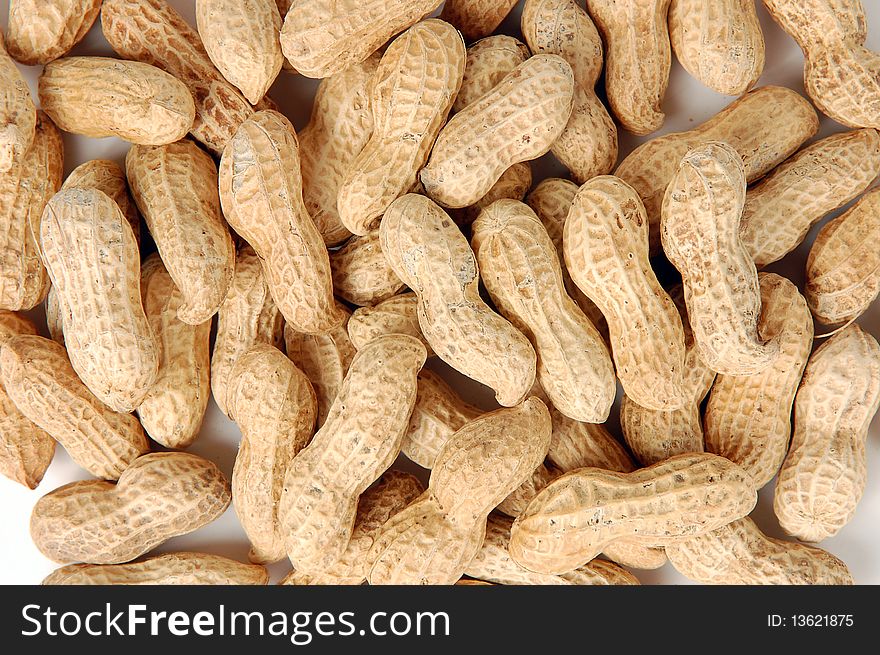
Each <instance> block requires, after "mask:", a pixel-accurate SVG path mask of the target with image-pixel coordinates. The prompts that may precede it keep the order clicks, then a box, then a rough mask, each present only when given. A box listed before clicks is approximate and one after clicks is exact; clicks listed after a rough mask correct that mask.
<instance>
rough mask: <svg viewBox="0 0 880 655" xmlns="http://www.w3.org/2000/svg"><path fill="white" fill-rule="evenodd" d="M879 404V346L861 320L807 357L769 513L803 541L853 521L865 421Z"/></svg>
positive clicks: (861, 484) (862, 477)
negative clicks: (787, 445)
mask: <svg viewBox="0 0 880 655" xmlns="http://www.w3.org/2000/svg"><path fill="white" fill-rule="evenodd" d="M878 407H880V345H878V344H877V340H876V339H875V338H874V337H872V336H871V335H870V334H868V333H866V332H865V331H864V330H862V329H861V328H860V327H859V326H858V325H850V326H849V327H847V328H846V329H844V330H843V331H842V332H838V333H837V334H835V335H834V336H833V337H831V338H830V339H829V340H828V341H826V342H825V343H823V344H822V345H821V346H819V348H818V349H817V350H816V351H815V352H814V353H813V355H812V357H810V361H809V362H808V363H807V368H806V371H805V372H804V377H803V379H802V380H801V386H800V388H799V389H798V393H797V396H796V397H795V401H794V436H793V437H792V440H791V449H790V450H789V452H788V456H787V457H786V458H785V461H784V462H783V464H782V468H781V469H780V471H779V479H778V480H777V481H776V493H775V495H774V497H773V511H774V512H775V513H776V517H777V518H778V519H779V524H780V525H781V526H782V529H783V530H785V531H786V532H787V533H788V534H790V535H792V536H794V537H797V538H798V539H800V540H801V541H821V540H822V539H825V538H826V537H831V536H834V535H835V534H837V533H838V532H839V531H840V529H841V528H843V526H845V525H846V524H847V523H849V521H850V520H851V519H852V517H853V515H854V514H855V512H856V506H857V505H858V503H859V501H860V500H861V497H862V494H863V493H864V490H865V482H866V477H867V470H866V468H867V462H866V454H865V441H866V439H867V432H868V425H869V424H870V423H871V419H872V418H873V417H874V414H876V413H877V408H878Z"/></svg>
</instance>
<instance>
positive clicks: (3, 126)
mask: <svg viewBox="0 0 880 655" xmlns="http://www.w3.org/2000/svg"><path fill="white" fill-rule="evenodd" d="M36 123H37V109H36V107H34V101H33V100H32V99H31V90H30V88H29V87H28V85H27V82H26V81H25V79H24V77H23V76H22V74H21V71H20V70H18V66H16V65H15V62H14V61H12V59H10V57H9V55H8V54H6V48H5V47H4V43H3V35H2V34H0V173H8V172H10V171H12V170H13V169H15V168H17V167H18V166H21V164H22V162H23V161H24V158H25V154H26V153H27V151H28V150H29V149H30V147H31V143H33V141H34V128H35V126H36Z"/></svg>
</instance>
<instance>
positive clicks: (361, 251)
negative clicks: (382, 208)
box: [330, 230, 406, 306]
mask: <svg viewBox="0 0 880 655" xmlns="http://www.w3.org/2000/svg"><path fill="white" fill-rule="evenodd" d="M330 271H331V273H332V275H333V291H334V293H335V294H336V295H337V296H339V297H340V298H342V299H343V300H346V301H348V302H350V303H351V304H353V305H360V306H364V305H375V304H376V303H379V302H382V301H383V300H386V299H387V298H390V297H391V296H393V295H394V294H395V293H397V292H398V291H400V290H402V289H403V288H404V287H405V286H406V285H404V284H403V282H401V281H400V278H399V277H397V275H396V274H395V273H394V270H393V269H392V268H391V266H389V265H388V262H387V261H385V255H383V254H382V248H381V247H380V246H379V230H373V231H372V232H368V233H367V234H365V235H364V236H356V237H352V238H351V239H349V240H348V241H347V242H346V243H345V245H344V246H342V247H341V248H340V249H339V250H336V251H334V252H332V253H330Z"/></svg>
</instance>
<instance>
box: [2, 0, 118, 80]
mask: <svg viewBox="0 0 880 655" xmlns="http://www.w3.org/2000/svg"><path fill="white" fill-rule="evenodd" d="M100 11H101V0H10V2H9V26H8V28H7V32H6V43H7V47H8V48H9V54H10V55H11V56H12V57H13V58H14V59H15V60H16V61H20V62H21V63H23V64H27V65H28V66H35V65H37V64H47V63H49V62H50V61H52V60H53V59H57V58H58V57H63V56H64V55H66V54H67V53H68V52H70V50H71V49H72V48H73V46H75V45H76V44H77V43H79V42H80V41H81V40H82V39H83V37H84V36H85V35H86V33H87V32H88V31H89V29H91V27H92V24H94V22H95V19H97V18H98V13H99V12H100Z"/></svg>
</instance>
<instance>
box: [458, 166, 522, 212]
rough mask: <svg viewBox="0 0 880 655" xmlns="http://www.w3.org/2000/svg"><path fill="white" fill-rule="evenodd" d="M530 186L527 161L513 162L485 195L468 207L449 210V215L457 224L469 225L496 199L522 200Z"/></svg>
mask: <svg viewBox="0 0 880 655" xmlns="http://www.w3.org/2000/svg"><path fill="white" fill-rule="evenodd" d="M531 188H532V167H531V165H530V164H529V162H525V161H522V162H519V163H517V164H514V165H513V166H511V167H510V168H508V169H507V170H506V171H504V172H503V173H502V174H501V177H499V178H498V181H497V182H496V183H495V184H493V185H492V188H491V189H489V191H487V192H486V195H485V196H483V197H482V198H480V199H479V200H477V202H475V203H474V204H473V205H471V206H470V207H465V208H464V209H458V210H451V211H450V215H451V216H452V217H453V218H454V219H455V222H456V223H458V224H459V225H470V224H471V223H473V222H474V221H475V220H477V216H479V215H480V212H481V211H483V209H484V208H486V207H488V206H489V205H491V204H492V203H493V202H495V201H496V200H501V199H504V198H507V199H510V200H522V199H523V198H525V196H526V194H527V193H528V192H529V189H531Z"/></svg>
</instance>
